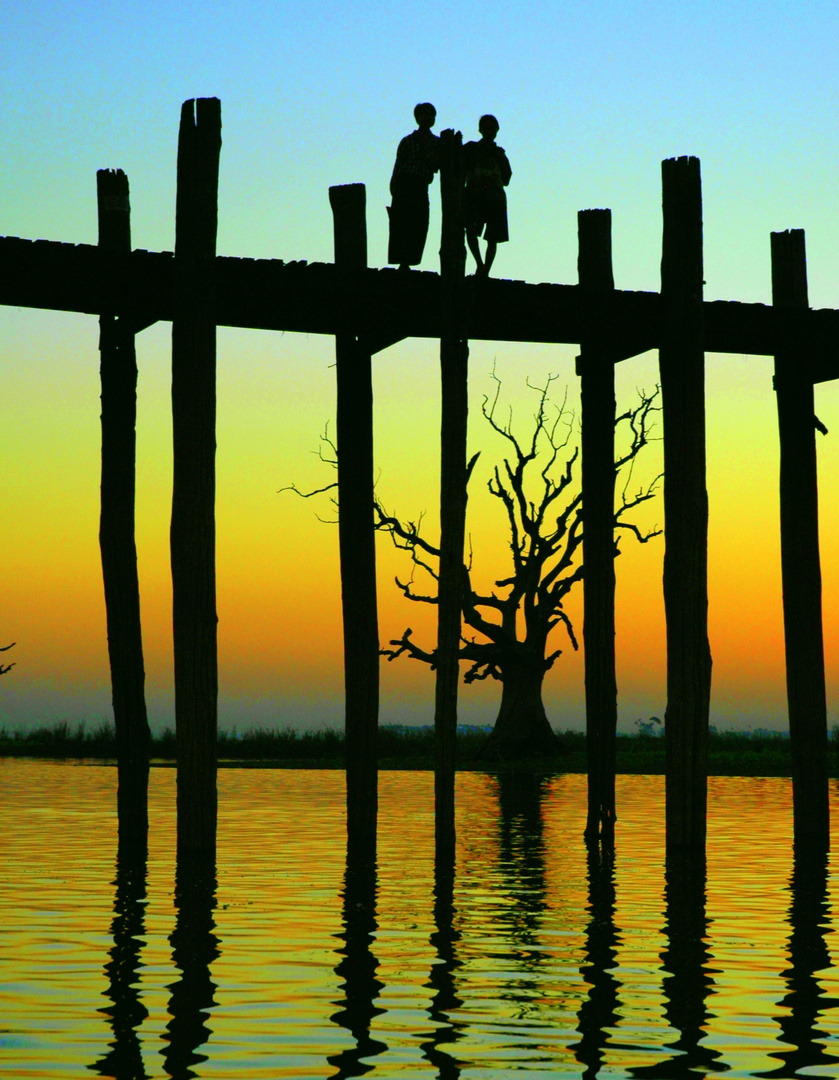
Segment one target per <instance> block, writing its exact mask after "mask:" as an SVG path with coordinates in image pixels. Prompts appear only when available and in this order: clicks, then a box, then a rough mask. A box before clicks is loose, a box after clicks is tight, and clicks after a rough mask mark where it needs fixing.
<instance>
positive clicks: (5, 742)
mask: <svg viewBox="0 0 839 1080" xmlns="http://www.w3.org/2000/svg"><path fill="white" fill-rule="evenodd" d="M644 727H645V728H647V731H643V732H641V733H639V734H635V735H618V738H617V761H616V764H617V773H618V775H620V774H635V775H637V774H644V775H657V774H662V773H664V765H665V754H664V739H663V737H662V736H661V734H659V733H656V734H651V733H650V730H649V729H650V725H644ZM488 734H489V729H488V728H486V729H483V728H469V727H464V728H461V729H460V730H459V732H458V740H457V769H458V770H459V771H469V772H502V771H503V772H515V771H522V772H529V773H533V772H538V773H546V774H549V773H550V774H553V773H585V772H586V745H585V734H584V733H582V732H576V731H566V732H562V733H561V734H558V735H557V745H558V752H557V753H556V755H553V756H551V757H544V758H526V759H519V760H505V761H497V760H491V759H484V758H482V757H481V750H482V748H483V746H484V743H485V742H486V739H487V736H488ZM836 736H837V733H836V732H835V731H834V732H833V734H832V736H831V738H830V739H829V741H828V773H829V776H831V777H834V778H835V777H839V740H838V739H837V737H836ZM0 758H42V759H51V760H57V761H73V762H80V761H83V762H85V763H89V764H101V765H112V764H114V762H115V760H116V740H115V737H114V732H113V728H112V727H110V726H108V725H101V726H100V727H98V728H97V729H95V730H94V731H91V732H88V731H86V730H85V728H84V725H77V726H76V727H75V728H74V729H73V728H71V727H70V725H68V724H53V725H51V726H50V727H44V728H40V729H38V730H35V731H31V732H11V733H10V732H7V731H5V730H3V729H0ZM151 758H152V767H156V768H171V767H173V766H174V763H175V736H174V733H173V732H171V731H166V732H164V733H163V734H162V735H157V736H154V737H153V739H152V748H151ZM218 764H219V768H223V769H224V768H261V769H266V768H267V769H343V767H344V761H343V733H341V732H339V731H334V730H324V731H316V732H302V733H298V732H295V731H290V730H279V729H274V730H266V729H252V730H249V731H246V732H243V733H241V734H240V733H238V732H235V731H234V732H220V733H219V740H218ZM433 768H434V731H433V728H430V727H426V728H409V727H401V726H400V727H397V726H383V727H382V728H380V731H379V770H380V771H388V770H433ZM791 771H792V763H791V755H790V741H789V738H788V736H787V735H785V734H781V733H773V732H765V731H760V732H715V731H712V732H711V733H710V734H709V741H708V775H709V776H790V775H791Z"/></svg>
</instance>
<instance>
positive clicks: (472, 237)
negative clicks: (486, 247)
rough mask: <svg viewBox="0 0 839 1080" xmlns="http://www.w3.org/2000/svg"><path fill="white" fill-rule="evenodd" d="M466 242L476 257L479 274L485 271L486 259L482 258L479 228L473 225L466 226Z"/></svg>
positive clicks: (476, 270) (476, 268) (476, 269)
mask: <svg viewBox="0 0 839 1080" xmlns="http://www.w3.org/2000/svg"><path fill="white" fill-rule="evenodd" d="M466 243H467V244H468V245H469V250H470V251H471V252H472V254H473V256H474V257H475V272H476V273H478V274H481V273H483V269H484V260H483V259H482V258H481V248H480V245H479V244H478V230H477V229H475V228H473V227H472V226H467V228H466Z"/></svg>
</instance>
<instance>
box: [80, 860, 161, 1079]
mask: <svg viewBox="0 0 839 1080" xmlns="http://www.w3.org/2000/svg"><path fill="white" fill-rule="evenodd" d="M113 884H114V886H115V887H116V892H115V894H114V917H113V921H112V922H111V935H112V937H113V945H112V946H111V948H110V950H109V952H108V961H107V963H106V964H105V976H106V977H107V979H108V989H107V990H106V991H104V996H105V997H108V998H110V1000H111V1004H110V1005H109V1006H107V1007H106V1008H103V1009H100V1010H99V1012H101V1013H104V1015H105V1016H107V1017H108V1023H109V1024H110V1025H111V1029H112V1031H113V1035H114V1037H113V1040H112V1041H111V1042H110V1043H109V1044H108V1045H109V1047H110V1049H109V1050H108V1052H107V1053H106V1054H103V1056H102V1057H101V1058H99V1060H98V1061H96V1062H94V1064H92V1065H88V1066H87V1067H88V1069H90V1070H91V1071H92V1072H95V1073H98V1074H99V1075H100V1076H111V1077H130V1078H131V1080H145V1078H146V1077H147V1076H148V1075H149V1074H148V1073H147V1072H146V1069H145V1065H144V1064H143V1054H142V1050H141V1047H140V1039H139V1037H138V1034H137V1031H138V1028H139V1027H140V1025H141V1024H142V1023H143V1021H144V1020H145V1019H146V1017H147V1016H148V1009H147V1008H146V1007H145V1005H144V1004H143V1003H142V1001H141V1000H140V990H139V988H138V986H137V983H138V981H139V976H140V970H141V968H142V967H143V964H142V962H141V960H140V955H141V952H142V948H143V940H142V939H143V936H144V934H145V932H146V928H145V912H146V908H145V899H146V853H145V851H140V852H138V851H137V850H136V848H134V847H133V846H129V847H128V848H126V847H123V848H122V849H121V850H120V852H119V853H118V854H117V864H116V878H115V879H114V882H113Z"/></svg>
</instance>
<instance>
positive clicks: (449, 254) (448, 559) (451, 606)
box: [434, 130, 469, 859]
mask: <svg viewBox="0 0 839 1080" xmlns="http://www.w3.org/2000/svg"><path fill="white" fill-rule="evenodd" d="M440 196H441V200H442V205H443V223H442V237H441V243H440V275H441V284H442V290H441V312H440V323H441V332H440V380H441V391H442V416H441V424H440V578H439V583H438V584H439V601H438V605H437V683H436V691H435V706H434V729H435V737H436V751H435V765H434V808H435V809H434V812H435V840H436V851H437V857H438V859H446V858H448V857H449V855H450V852H451V851H452V850H453V848H454V844H455V821H454V811H455V806H454V771H455V751H456V741H457V690H458V681H459V678H460V633H461V617H462V611H463V587H464V575H463V546H464V540H465V530H466V479H467V478H466V426H467V419H468V410H469V405H468V375H469V342H468V340H467V338H466V336H465V330H464V307H463V301H464V297H463V278H464V272H465V266H466V247H465V245H464V242H463V235H464V233H463V147H462V142H461V135H460V132H459V131H458V132H454V131H451V130H448V131H444V132H442V134H441V135H440Z"/></svg>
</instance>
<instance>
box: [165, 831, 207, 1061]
mask: <svg viewBox="0 0 839 1080" xmlns="http://www.w3.org/2000/svg"><path fill="white" fill-rule="evenodd" d="M215 906H216V862H215V854H214V853H208V852H189V853H187V854H184V853H183V852H182V853H181V854H180V855H179V856H178V865H177V868H176V870H175V909H176V912H177V914H176V918H175V929H174V930H173V931H172V934H171V935H170V937H169V941H170V943H171V945H172V959H173V960H174V962H175V966H176V967H177V968H178V969H179V970H180V972H181V976H180V978H179V979H178V980H177V981H176V982H174V983H171V984H170V986H169V987H168V989H169V990H170V991H171V996H170V998H169V1016H170V1020H169V1023H168V1024H167V1025H166V1034H165V1035H164V1036H163V1037H164V1039H165V1040H166V1042H167V1043H168V1046H166V1047H165V1048H164V1050H163V1060H164V1068H165V1070H166V1072H167V1074H168V1075H169V1076H171V1077H173V1078H175V1080H186V1078H188V1077H193V1076H198V1075H199V1073H197V1072H196V1071H194V1068H193V1067H194V1066H197V1065H199V1064H200V1063H201V1062H202V1061H206V1060H207V1055H206V1054H201V1053H199V1052H198V1048H199V1047H201V1046H203V1045H204V1044H205V1043H206V1042H208V1041H209V1039H210V1036H211V1035H212V1029H211V1028H210V1026H209V1024H208V1022H207V1021H208V1019H209V1017H208V1013H209V1012H210V1011H211V1010H212V1008H213V1006H214V1005H215V1004H216V1000H215V996H214V994H215V990H216V984H215V983H214V982H213V981H212V978H211V977H210V967H211V965H212V963H213V961H214V960H215V959H216V957H217V956H218V955H219V939H218V937H217V936H216V935H215V934H214V933H213V931H214V929H215V925H216V924H215V920H214V919H213V912H214V910H215Z"/></svg>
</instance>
